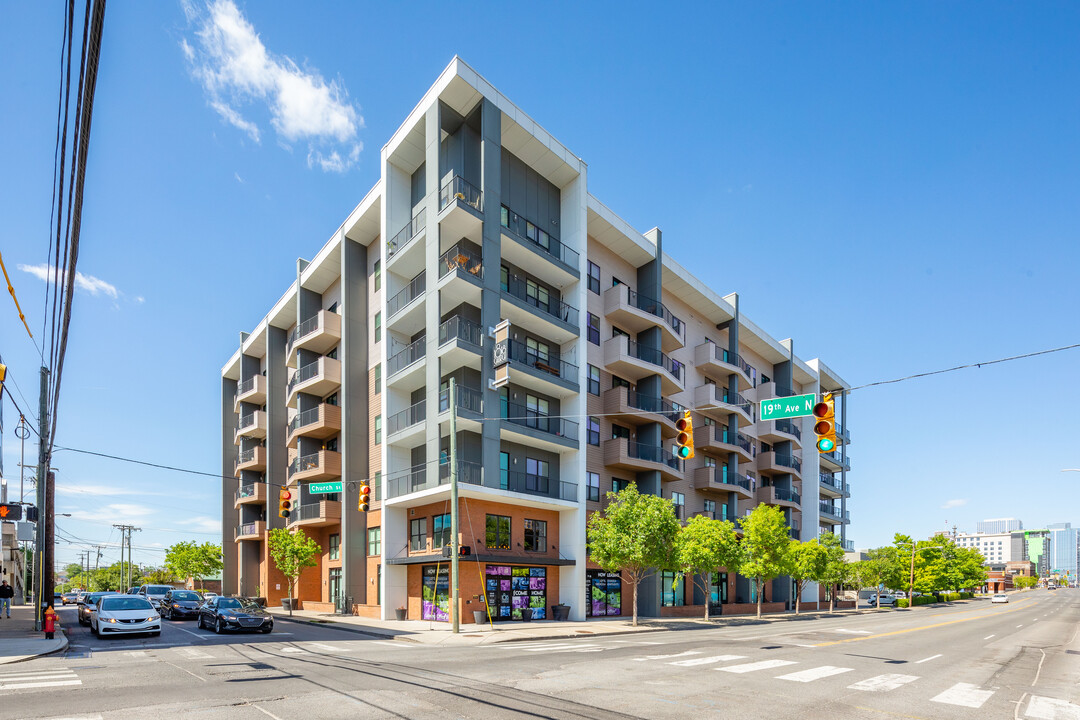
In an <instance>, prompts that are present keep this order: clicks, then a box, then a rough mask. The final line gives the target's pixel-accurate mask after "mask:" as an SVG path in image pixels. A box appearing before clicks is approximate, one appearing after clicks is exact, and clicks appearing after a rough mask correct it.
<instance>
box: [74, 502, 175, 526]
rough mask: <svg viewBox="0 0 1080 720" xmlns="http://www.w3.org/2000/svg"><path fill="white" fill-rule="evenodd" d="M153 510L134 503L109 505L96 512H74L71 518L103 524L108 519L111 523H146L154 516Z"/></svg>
mask: <svg viewBox="0 0 1080 720" xmlns="http://www.w3.org/2000/svg"><path fill="white" fill-rule="evenodd" d="M154 512H155V511H154V510H153V509H152V508H148V507H146V506H145V505H136V504H134V503H109V504H108V505H105V506H103V507H101V508H99V509H98V510H96V511H90V510H72V511H71V513H70V514H71V517H73V518H75V519H76V520H89V521H91V522H101V520H102V518H108V519H109V520H110V521H111V522H118V523H122V522H128V521H131V522H145V521H146V519H147V518H148V517H150V516H151V515H153V514H154Z"/></svg>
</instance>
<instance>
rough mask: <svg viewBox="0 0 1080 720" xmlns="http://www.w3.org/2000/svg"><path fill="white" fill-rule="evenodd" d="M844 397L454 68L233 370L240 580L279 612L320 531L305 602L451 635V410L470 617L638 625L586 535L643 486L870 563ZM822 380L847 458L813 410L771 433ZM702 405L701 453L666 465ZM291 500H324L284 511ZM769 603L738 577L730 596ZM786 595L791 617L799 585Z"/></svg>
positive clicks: (774, 591) (226, 372)
mask: <svg viewBox="0 0 1080 720" xmlns="http://www.w3.org/2000/svg"><path fill="white" fill-rule="evenodd" d="M725 282H730V281H725ZM497 327H498V328H500V329H505V331H506V333H507V338H506V343H505V344H502V345H501V346H500V358H499V370H498V373H496V367H495V358H494V356H493V350H494V347H495V343H494V342H493V333H494V332H495V329H496V328H497ZM503 349H505V351H506V352H505V357H502V356H501V351H502V350H503ZM497 374H498V381H496V375H497ZM451 379H453V380H454V386H455V390H456V399H455V400H454V401H453V405H454V408H455V412H454V413H451V412H450V410H451V407H450V405H451V398H450V380H451ZM847 387H848V385H847V383H845V382H844V380H843V379H842V378H841V377H840V376H839V375H838V374H837V373H836V372H834V371H833V370H832V369H830V368H829V367H828V366H827V365H825V363H823V362H822V361H820V360H817V359H814V360H808V361H804V360H802V359H800V358H799V357H798V356H797V355H796V354H795V347H794V344H793V342H792V341H791V340H784V341H779V342H778V341H777V340H775V339H773V338H772V337H770V336H769V335H768V334H767V333H766V332H765V331H764V330H762V329H761V328H759V327H758V326H756V325H755V324H754V323H752V322H751V321H750V320H749V319H748V318H747V316H746V315H745V314H743V312H742V310H741V308H740V306H739V298H738V296H737V295H735V294H728V295H726V296H721V295H720V294H718V293H717V292H716V291H714V290H712V289H711V288H710V287H708V286H707V285H706V284H705V283H704V282H702V281H701V280H699V279H697V278H695V277H694V276H693V275H692V274H691V273H690V272H689V271H687V270H686V269H685V268H684V267H683V266H681V265H680V264H679V263H678V262H677V261H676V260H675V259H674V258H672V257H671V256H670V255H668V254H667V253H665V252H664V251H663V242H662V236H661V233H660V231H659V230H657V229H654V230H651V231H649V232H646V233H641V232H639V231H637V230H635V229H634V228H632V227H631V226H630V225H629V224H628V223H627V222H626V221H625V220H623V219H621V218H620V217H618V216H617V215H615V214H614V213H613V212H612V211H611V210H610V209H608V208H607V207H606V206H605V205H603V204H602V203H601V202H600V201H599V200H597V199H596V198H595V197H593V196H592V195H591V194H590V193H589V192H588V186H587V166H586V165H585V163H584V162H582V161H581V160H580V159H578V157H577V156H576V155H575V154H573V153H572V152H570V151H569V150H568V149H567V148H565V147H564V146H563V145H562V144H560V143H559V142H558V141H557V140H556V139H555V138H553V137H552V136H551V135H549V134H548V133H546V132H545V131H544V130H543V129H542V128H540V127H539V126H538V125H537V124H536V123H535V122H534V121H533V120H532V119H531V118H530V117H529V116H528V115H526V114H525V113H524V112H523V111H522V110H520V109H519V108H518V107H516V106H515V105H513V104H512V103H510V102H509V101H508V100H507V99H506V97H505V96H503V95H502V94H500V93H499V92H498V91H496V90H495V89H494V88H493V87H492V86H491V85H489V84H488V83H487V82H486V81H485V80H484V79H483V78H481V77H480V76H479V75H477V74H476V73H475V72H474V71H473V70H472V69H471V68H470V67H468V66H467V65H466V64H465V63H463V62H462V61H461V60H459V59H457V58H455V59H454V60H453V61H452V62H451V64H450V66H449V67H447V69H446V70H445V71H444V72H443V74H442V75H441V76H440V77H439V79H438V81H437V82H436V83H435V85H434V86H433V87H432V88H431V89H430V90H429V91H428V92H427V94H426V95H425V96H424V98H423V99H422V100H421V102H420V104H419V105H418V106H417V107H416V108H415V109H414V110H413V112H412V113H411V114H410V115H409V117H408V118H407V119H406V121H405V123H404V124H403V125H402V126H401V127H400V128H399V130H398V131H397V132H396V133H395V134H394V136H393V137H392V138H391V139H390V141H389V142H388V143H387V144H386V145H385V146H384V148H383V150H382V155H381V178H380V180H379V182H378V183H376V185H375V186H374V187H373V188H372V189H371V191H369V192H368V194H367V196H366V197H365V198H364V199H363V200H362V201H361V202H360V204H359V205H358V206H357V207H356V208H355V209H354V210H353V211H352V213H351V214H350V215H349V216H348V218H346V220H345V222H344V223H342V225H341V226H340V227H339V228H338V229H337V230H336V231H335V232H334V233H333V235H332V236H331V237H330V239H329V240H328V241H327V242H326V244H325V245H324V246H323V247H322V248H321V249H320V250H319V251H318V253H317V254H316V255H315V256H314V258H313V259H312V260H311V261H303V260H302V261H300V262H299V263H298V265H297V276H296V281H295V282H294V283H293V284H292V286H291V287H290V288H289V289H288V290H287V291H286V293H285V294H284V295H283V296H282V297H281V298H280V299H279V300H278V302H277V303H276V304H275V305H274V306H273V308H271V310H270V312H269V313H268V314H267V315H266V317H265V318H263V320H262V321H261V322H260V323H259V324H258V325H257V326H256V327H255V329H254V330H252V331H251V332H250V333H242V334H241V337H240V347H239V348H238V349H237V351H236V352H235V353H234V355H233V356H232V357H231V358H230V359H229V361H228V362H227V363H226V365H225V366H224V368H223V369H222V448H223V453H222V461H223V474H224V475H226V476H228V477H230V478H234V479H233V480H231V481H227V482H226V483H225V489H224V494H223V498H222V500H223V516H224V518H225V522H224V535H225V537H224V541H225V542H224V545H225V566H226V569H225V573H224V578H223V589H224V592H226V593H240V594H247V595H262V596H265V597H267V598H268V600H269V601H270V602H276V601H277V600H278V599H280V598H282V597H283V596H284V595H285V589H286V585H285V582H284V580H283V578H281V577H280V575H279V574H278V573H277V572H276V570H275V569H274V567H273V563H272V561H271V560H270V558H269V555H268V550H267V539H266V538H267V533H268V532H269V531H270V530H271V529H273V528H278V527H286V526H288V527H300V528H304V529H305V530H307V531H308V532H309V534H311V535H313V536H314V537H315V538H316V539H317V540H318V542H319V543H320V545H321V547H322V548H323V553H322V555H321V557H320V559H319V566H318V569H317V570H314V569H313V570H308V571H305V574H304V575H302V576H301V584H300V589H299V592H298V593H297V594H298V596H299V598H300V600H301V601H302V602H303V603H304V606H305V607H315V608H321V609H332V608H337V609H342V610H345V611H347V612H354V613H358V614H362V615H369V616H373V617H383V618H387V617H392V616H393V615H394V613H395V610H396V609H399V608H405V614H406V615H407V617H410V618H425V619H435V620H443V619H446V618H447V616H448V607H449V602H448V594H449V591H448V588H449V574H448V567H447V566H448V561H447V560H446V559H444V555H443V549H444V548H445V547H446V546H448V545H449V544H450V541H451V537H450V532H451V528H450V488H449V478H450V470H451V467H450V466H451V459H450V444H451V443H450V421H451V415H453V416H454V419H455V420H456V426H457V432H456V435H455V440H456V443H455V444H456V458H455V461H454V468H455V469H456V475H457V477H458V480H459V483H458V485H459V488H460V499H459V503H458V514H459V518H460V526H459V540H460V543H461V544H462V545H463V546H465V547H466V548H467V549H468V551H469V554H468V555H467V556H466V557H465V558H464V559H463V561H462V563H461V576H460V578H459V584H460V587H461V598H462V601H461V603H462V604H461V607H460V610H461V614H462V619H463V620H465V621H469V620H472V613H471V612H469V611H484V612H485V613H486V612H487V611H488V610H490V612H491V614H492V615H493V616H494V617H495V618H496V619H498V618H507V619H510V618H516V617H520V614H521V610H522V609H524V608H532V609H534V610H535V613H534V617H544V616H545V615H546V614H547V608H548V607H549V606H550V605H554V604H556V603H563V604H566V605H569V606H570V613H571V617H572V618H574V619H580V618H584V617H586V616H587V615H617V614H620V613H622V612H628V608H627V609H626V610H624V609H623V603H622V595H621V593H622V579H621V578H620V577H618V575H616V574H609V573H605V572H602V571H600V570H599V569H598V568H596V567H595V566H594V565H592V564H591V563H590V562H589V561H588V558H587V553H586V548H585V527H586V521H587V516H588V514H589V513H591V512H596V511H599V510H601V509H602V508H603V507H604V503H605V495H606V493H607V492H608V491H610V490H618V489H619V488H620V487H622V486H623V485H624V484H626V483H631V482H633V483H636V484H637V487H638V488H639V489H640V490H641V491H642V492H646V493H654V494H657V495H662V496H663V497H665V498H669V499H671V500H672V501H673V502H674V504H675V507H676V511H677V512H678V514H679V516H680V517H681V518H682V519H686V518H688V517H690V516H691V515H694V514H707V515H709V516H710V517H714V518H718V519H732V520H734V519H736V518H739V517H741V516H743V515H745V514H746V513H747V512H749V511H750V510H751V509H752V508H753V507H755V506H756V505H758V504H760V503H766V504H770V505H774V506H776V507H779V508H781V509H782V510H783V512H784V514H785V517H786V518H787V520H788V524H789V526H790V527H791V532H792V534H793V536H794V537H799V538H803V539H809V538H812V537H815V536H817V535H818V534H819V533H822V532H835V533H837V534H838V535H839V536H840V537H841V539H842V541H843V542H844V545H845V547H847V548H849V549H850V548H851V543H850V542H848V541H847V538H846V528H847V525H848V523H849V511H848V508H847V503H848V498H849V497H850V490H849V486H848V482H847V472H848V471H849V469H850V465H849V459H848V445H849V443H850V440H851V437H850V432H849V430H848V427H847V402H846V400H847V397H846V394H845V389H846V388H847ZM821 391H834V392H835V393H836V398H837V402H836V408H837V420H838V425H839V427H838V430H839V444H838V447H837V450H836V451H835V452H833V453H830V454H826V455H819V453H818V452H817V451H816V448H815V447H814V440H813V431H812V423H811V421H810V419H809V418H800V419H797V420H790V421H785V420H778V421H760V420H759V418H758V417H757V412H756V407H757V402H758V401H759V400H762V399H767V398H773V397H782V396H789V395H795V394H800V393H818V392H821ZM684 409H691V410H692V411H693V418H694V420H695V423H696V432H695V439H696V443H697V454H696V456H695V458H693V459H692V460H688V461H680V460H677V459H676V458H674V457H673V456H672V454H671V452H670V451H669V449H668V448H669V447H670V446H671V445H672V439H673V437H674V435H675V432H674V419H675V415H676V414H677V413H681V412H682V411H683V410H684ZM361 481H370V482H371V483H372V485H373V487H374V501H373V502H372V504H371V509H370V511H369V512H366V513H362V512H360V511H359V510H358V507H357V493H358V488H359V486H360V483H361ZM335 483H341V485H340V490H338V487H339V486H338V485H336V484H335ZM281 487H285V488H288V489H289V490H290V492H292V493H293V494H294V497H297V498H298V499H299V506H298V509H295V510H294V512H293V513H292V515H291V516H290V517H289V518H288V521H287V522H286V520H285V519H283V518H280V517H279V516H278V512H277V499H278V492H279V489H280V488H281ZM326 491H330V492H326ZM691 585H692V584H687V586H686V587H684V588H683V589H682V590H679V589H674V590H673V589H672V587H671V582H670V578H666V577H657V578H656V579H655V580H654V581H653V582H652V584H651V585H649V586H647V587H643V588H642V589H641V592H640V593H639V599H640V602H641V612H642V613H643V614H646V615H648V614H653V615H659V614H679V613H680V612H681V608H680V606H682V607H685V606H688V605H700V604H702V603H704V602H705V601H706V598H704V597H703V593H701V591H700V590H694V589H692V587H691ZM817 593H818V590H817V588H814V589H812V590H810V591H808V593H807V596H806V597H805V598H804V599H806V600H816V599H817V598H818V597H819V596H818V595H817ZM586 598H588V601H587V602H586ZM754 599H755V597H754V589H753V588H752V587H751V584H750V583H749V582H748V581H747V580H746V579H745V578H740V577H737V576H735V575H734V574H732V575H731V576H730V577H729V576H727V575H726V574H722V573H721V574H718V576H717V580H716V582H715V584H714V587H713V588H712V593H711V597H710V598H709V600H711V601H712V602H715V603H723V604H727V605H731V606H734V605H737V604H739V603H750V602H753V601H754ZM765 599H766V600H768V601H771V602H773V603H777V604H779V603H786V602H789V601H790V600H791V599H792V598H791V583H790V582H788V581H787V580H786V579H781V580H778V581H776V582H775V583H773V584H772V586H771V587H769V588H766V589H765ZM729 610H737V608H734V607H732V608H729ZM725 611H728V610H725Z"/></svg>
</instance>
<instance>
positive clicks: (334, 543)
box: [327, 533, 341, 560]
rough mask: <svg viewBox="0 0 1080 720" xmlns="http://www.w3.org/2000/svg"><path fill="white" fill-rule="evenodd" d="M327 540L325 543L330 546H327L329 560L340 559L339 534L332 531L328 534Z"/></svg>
mask: <svg viewBox="0 0 1080 720" xmlns="http://www.w3.org/2000/svg"><path fill="white" fill-rule="evenodd" d="M327 541H328V543H327V544H328V545H329V546H330V548H329V551H330V559H331V560H340V559H341V535H339V534H337V533H333V534H332V535H330V537H328V538H327Z"/></svg>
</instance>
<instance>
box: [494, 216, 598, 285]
mask: <svg viewBox="0 0 1080 720" xmlns="http://www.w3.org/2000/svg"><path fill="white" fill-rule="evenodd" d="M501 212H502V217H501V222H502V237H503V238H504V240H503V243H502V256H503V257H504V258H505V259H506V260H507V261H508V262H511V263H513V264H514V265H516V266H518V267H520V268H529V270H530V271H531V272H535V273H536V274H537V276H538V277H540V278H542V279H543V280H544V281H545V282H548V283H551V284H552V285H554V286H555V287H558V288H561V287H566V286H567V285H568V284H570V283H571V282H574V281H575V280H577V279H578V278H579V277H581V269H580V265H581V256H580V255H579V254H578V252H577V251H576V250H574V249H572V248H570V247H567V246H566V245H564V244H562V243H561V242H559V240H558V238H555V237H553V236H551V235H549V234H548V233H546V232H545V231H544V230H542V229H540V228H539V227H538V226H537V225H536V224H535V223H533V222H530V221H529V220H528V219H527V218H525V217H524V216H522V215H519V214H518V213H516V212H514V211H513V210H511V209H510V208H508V207H506V206H505V205H504V206H502V208H501ZM538 260H539V261H540V262H537V261H538Z"/></svg>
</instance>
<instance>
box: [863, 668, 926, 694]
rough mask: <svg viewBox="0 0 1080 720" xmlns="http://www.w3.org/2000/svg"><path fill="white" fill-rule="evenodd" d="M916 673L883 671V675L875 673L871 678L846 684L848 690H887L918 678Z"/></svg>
mask: <svg viewBox="0 0 1080 720" xmlns="http://www.w3.org/2000/svg"><path fill="white" fill-rule="evenodd" d="M918 679H919V676H918V675H901V674H899V673H885V674H884V675H875V676H874V677H872V678H867V679H865V680H860V681H859V682H857V683H855V684H854V685H848V687H847V689H848V690H864V691H866V692H888V691H889V690H895V689H896V688H898V687H900V686H901V685H907V684H908V683H909V682H914V681H915V680H918Z"/></svg>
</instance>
